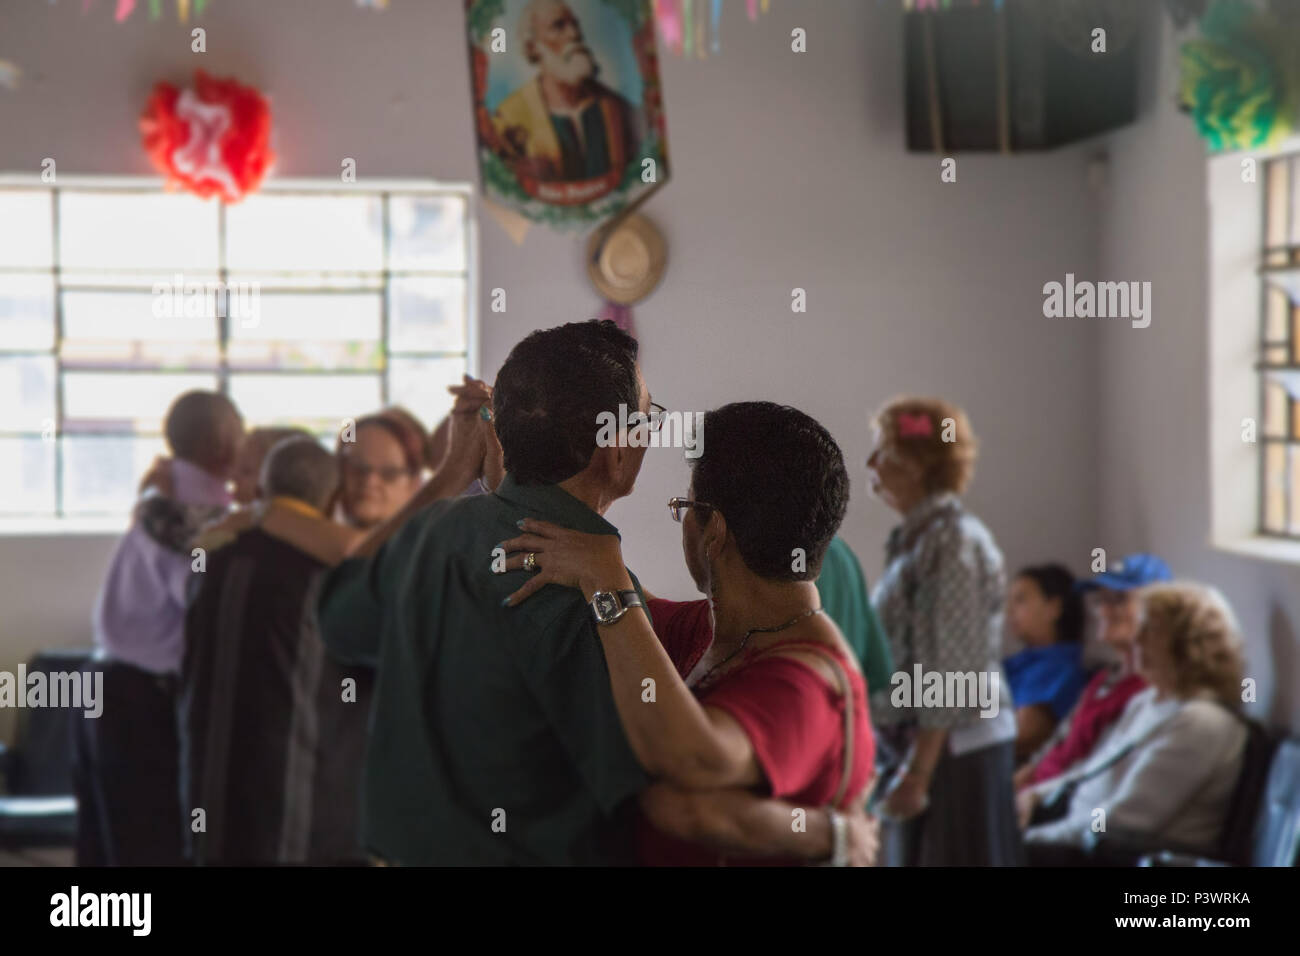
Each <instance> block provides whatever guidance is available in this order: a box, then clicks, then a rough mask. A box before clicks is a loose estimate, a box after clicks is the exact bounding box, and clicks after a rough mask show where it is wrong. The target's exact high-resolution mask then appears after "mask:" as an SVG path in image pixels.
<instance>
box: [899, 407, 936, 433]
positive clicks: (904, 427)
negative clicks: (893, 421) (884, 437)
mask: <svg viewBox="0 0 1300 956" xmlns="http://www.w3.org/2000/svg"><path fill="white" fill-rule="evenodd" d="M933 434H934V422H932V421H930V416H929V415H925V414H921V413H917V414H915V415H909V414H908V413H907V412H901V413H899V416H898V437H899V438H929V437H930V436H931V435H933Z"/></svg>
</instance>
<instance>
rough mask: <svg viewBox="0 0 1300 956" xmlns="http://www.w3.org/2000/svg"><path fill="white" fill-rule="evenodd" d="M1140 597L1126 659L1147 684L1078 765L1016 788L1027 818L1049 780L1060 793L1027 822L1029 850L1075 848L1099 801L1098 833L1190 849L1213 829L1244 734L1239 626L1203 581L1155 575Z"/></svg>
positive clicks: (1224, 807) (1202, 847)
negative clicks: (1058, 813)
mask: <svg viewBox="0 0 1300 956" xmlns="http://www.w3.org/2000/svg"><path fill="white" fill-rule="evenodd" d="M1142 603H1143V611H1144V615H1145V617H1144V621H1143V624H1142V629H1141V630H1140V631H1139V632H1138V636H1137V655H1136V658H1137V660H1136V664H1137V667H1138V670H1139V672H1140V673H1141V674H1142V676H1144V677H1145V678H1146V679H1147V681H1148V682H1150V684H1151V686H1150V687H1148V688H1147V689H1146V690H1144V691H1143V692H1142V693H1140V694H1138V695H1137V696H1135V697H1134V698H1133V699H1132V700H1131V701H1129V704H1128V707H1126V708H1125V710H1124V713H1123V714H1122V715H1121V716H1120V718H1119V720H1118V721H1117V722H1116V724H1115V726H1114V728H1113V729H1112V730H1111V732H1110V734H1109V736H1107V737H1106V739H1105V740H1104V741H1103V742H1102V743H1101V744H1100V745H1099V746H1098V747H1097V750H1096V751H1095V752H1094V754H1093V755H1092V757H1090V758H1089V759H1088V760H1087V761H1086V762H1085V763H1084V764H1083V765H1082V766H1081V767H1079V768H1078V769H1077V770H1075V771H1071V772H1069V773H1067V774H1065V775H1063V776H1062V777H1058V778H1055V779H1053V780H1050V781H1047V782H1046V783H1043V784H1039V785H1037V786H1035V787H1032V788H1030V789H1029V790H1026V791H1023V792H1022V794H1021V800H1020V811H1021V814H1022V819H1025V820H1027V821H1032V817H1033V815H1034V812H1035V810H1036V809H1037V805H1038V804H1039V803H1040V802H1041V801H1042V800H1044V799H1045V798H1046V797H1047V795H1048V793H1049V791H1056V789H1057V788H1058V787H1062V786H1064V787H1065V788H1066V789H1065V790H1064V791H1063V793H1064V794H1066V795H1067V796H1066V797H1065V799H1064V801H1063V802H1064V805H1065V813H1064V816H1063V817H1062V818H1061V819H1059V820H1055V821H1053V822H1050V823H1041V824H1038V825H1032V823H1031V825H1030V826H1029V828H1028V829H1027V830H1026V832H1025V840H1026V842H1027V843H1028V844H1030V850H1031V860H1033V859H1034V857H1035V856H1036V855H1037V854H1036V853H1035V852H1034V845H1035V844H1038V845H1048V846H1074V847H1082V846H1083V845H1084V843H1085V840H1086V839H1087V837H1088V834H1089V833H1090V832H1091V831H1092V829H1093V823H1094V820H1096V819H1097V812H1098V811H1099V810H1100V811H1102V812H1104V813H1105V826H1106V832H1108V833H1113V832H1117V831H1118V832H1122V833H1125V834H1126V835H1131V836H1134V837H1142V838H1153V839H1157V840H1159V841H1160V842H1161V844H1162V845H1166V846H1169V847H1172V848H1178V849H1181V850H1186V851H1187V852H1194V853H1204V852H1207V851H1210V850H1212V849H1213V848H1214V846H1215V844H1216V842H1217V841H1218V839H1219V832H1220V830H1222V828H1223V823H1224V818H1225V817H1226V815H1227V812H1228V801H1229V800H1230V799H1231V796H1232V791H1233V789H1234V787H1235V786H1236V783H1237V777H1238V776H1239V775H1240V773H1241V762H1242V755H1243V752H1244V749H1245V746H1246V737H1247V730H1246V725H1245V723H1244V721H1242V720H1241V719H1240V717H1239V715H1238V711H1239V709H1240V707H1241V675H1242V655H1241V636H1240V634H1239V633H1238V630H1237V624H1236V621H1235V619H1234V618H1233V614H1232V610H1231V609H1230V608H1229V607H1228V605H1227V603H1226V602H1225V601H1224V600H1223V597H1222V595H1220V594H1219V592H1218V591H1216V590H1214V589H1213V588H1208V587H1203V586H1201V585H1197V584H1178V583H1175V584H1158V585H1153V586H1151V587H1149V588H1146V589H1145V590H1144V591H1143V592H1142ZM1045 858H1046V857H1045Z"/></svg>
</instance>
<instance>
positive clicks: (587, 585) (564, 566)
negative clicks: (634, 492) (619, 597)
mask: <svg viewBox="0 0 1300 956" xmlns="http://www.w3.org/2000/svg"><path fill="white" fill-rule="evenodd" d="M519 529H520V530H521V531H522V532H523V534H521V535H518V536H517V537H514V538H510V539H509V540H507V541H503V542H501V544H499V545H498V546H497V547H498V548H500V549H502V550H503V551H504V552H505V561H504V562H501V561H500V554H499V553H497V554H496V555H495V556H494V558H493V570H494V571H496V572H497V573H504V572H506V571H518V570H521V569H523V570H527V568H526V567H525V564H524V562H525V560H526V559H527V556H528V555H529V554H532V555H533V569H534V571H535V573H534V575H533V577H531V578H529V579H528V581H526V582H525V583H524V586H523V587H521V588H520V589H519V590H518V591H516V592H515V593H514V594H512V595H510V597H508V598H507V599H506V604H507V605H508V606H510V607H513V606H515V605H516V604H519V603H520V602H521V601H524V600H527V599H528V598H529V597H530V596H532V595H533V594H535V593H537V592H538V591H540V590H541V589H542V588H543V587H545V586H546V585H548V584H559V585H561V586H563V587H569V588H577V589H579V590H581V591H582V592H583V593H584V594H590V593H591V592H593V591H599V590H609V589H611V588H624V587H630V586H631V577H630V575H629V574H628V572H627V568H626V567H625V566H624V564H623V549H622V546H621V544H620V542H619V539H618V536H617V535H613V534H587V533H585V532H582V531H574V530H572V529H570V528H562V527H560V526H559V525H557V524H552V523H551V522H549V521H539V520H537V519H535V518H524V519H523V520H521V521H520V522H519Z"/></svg>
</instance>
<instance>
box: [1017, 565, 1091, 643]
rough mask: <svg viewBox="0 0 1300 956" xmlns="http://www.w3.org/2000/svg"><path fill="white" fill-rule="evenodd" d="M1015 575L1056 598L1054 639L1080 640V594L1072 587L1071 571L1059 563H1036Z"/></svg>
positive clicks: (1081, 623) (1081, 636) (1072, 577)
mask: <svg viewBox="0 0 1300 956" xmlns="http://www.w3.org/2000/svg"><path fill="white" fill-rule="evenodd" d="M1016 577H1018V578H1026V579H1027V580H1030V581H1033V582H1034V584H1035V585H1037V586H1038V590H1039V591H1041V592H1042V594H1043V597H1045V598H1047V599H1048V600H1049V601H1050V600H1052V598H1059V599H1060V601H1061V615H1060V617H1058V618H1057V619H1056V639H1057V640H1058V641H1081V640H1083V624H1084V610H1083V596H1082V595H1081V594H1080V593H1079V592H1078V591H1077V590H1075V587H1074V584H1075V581H1074V575H1073V574H1071V573H1070V569H1069V568H1067V567H1065V566H1064V565H1061V564H1036V565H1031V566H1030V567H1027V568H1021V569H1020V571H1019V572H1018V573H1017V574H1016Z"/></svg>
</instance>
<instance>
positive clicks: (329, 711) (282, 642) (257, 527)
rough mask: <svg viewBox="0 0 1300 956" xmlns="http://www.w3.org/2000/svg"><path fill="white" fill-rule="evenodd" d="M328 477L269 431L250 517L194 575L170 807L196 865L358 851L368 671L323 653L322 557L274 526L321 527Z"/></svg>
mask: <svg viewBox="0 0 1300 956" xmlns="http://www.w3.org/2000/svg"><path fill="white" fill-rule="evenodd" d="M337 485H338V464H337V462H336V461H335V459H334V456H333V455H331V454H330V453H329V452H328V451H326V450H325V449H324V448H323V447H322V446H321V445H320V443H319V442H317V441H316V440H315V439H314V438H312V437H311V436H309V435H307V434H306V433H303V434H301V435H300V436H298V437H292V438H287V439H284V440H282V441H280V442H279V443H278V444H276V445H275V446H274V447H273V448H272V449H271V451H270V453H269V454H268V455H267V458H266V461H265V462H264V463H263V466H262V472H261V479H260V482H259V491H260V494H261V498H260V500H259V502H258V504H257V505H255V507H254V516H255V517H254V523H253V525H252V526H251V527H250V528H248V529H246V530H244V531H243V532H242V533H240V534H239V535H238V537H237V538H235V540H234V541H233V543H230V544H228V545H226V546H224V547H221V548H219V549H217V550H216V551H214V552H212V553H211V554H209V555H208V559H207V571H206V573H204V574H202V575H195V578H196V583H197V585H198V587H197V593H196V595H195V597H194V600H193V603H192V604H191V606H190V610H189V615H188V617H187V618H186V622H185V637H186V653H185V661H184V666H183V668H182V672H181V692H180V714H181V791H182V796H181V803H182V809H183V812H184V816H185V819H186V822H187V824H188V825H187V828H186V829H187V831H188V835H189V850H190V853H189V855H190V858H191V859H192V861H193V862H195V863H198V864H214V863H228V864H229V863H233V864H272V863H349V862H358V861H360V860H361V859H362V854H361V850H360V845H359V842H358V813H359V800H360V786H361V770H362V758H363V753H364V750H365V739H366V721H367V718H368V715H369V709H370V694H371V687H372V684H373V674H372V672H370V671H369V670H366V669H365V668H357V667H344V666H342V665H340V664H338V663H336V662H335V661H333V660H332V659H330V658H329V657H328V656H327V654H326V652H325V646H324V644H323V643H322V642H321V639H320V636H319V634H318V633H317V630H316V623H315V618H314V607H315V602H316V594H317V590H318V587H319V579H320V576H321V572H322V571H323V570H324V568H325V565H323V564H322V563H321V562H319V561H318V560H316V559H315V558H313V557H311V556H309V555H308V554H306V553H305V552H303V551H301V550H299V549H298V548H296V547H294V546H293V545H291V544H288V543H287V542H286V541H284V540H283V539H282V538H280V537H278V536H277V534H276V530H275V529H276V518H277V516H278V515H280V514H283V513H291V514H294V515H295V516H296V517H298V518H299V519H307V520H311V521H315V522H319V523H320V524H321V525H322V526H327V525H329V524H330V522H329V520H328V519H327V518H326V517H325V513H324V512H325V509H326V508H327V507H328V505H329V502H330V500H331V499H332V498H333V496H334V493H335V491H336V489H337ZM323 532H324V533H327V534H330V533H334V529H333V528H328V527H323Z"/></svg>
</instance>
